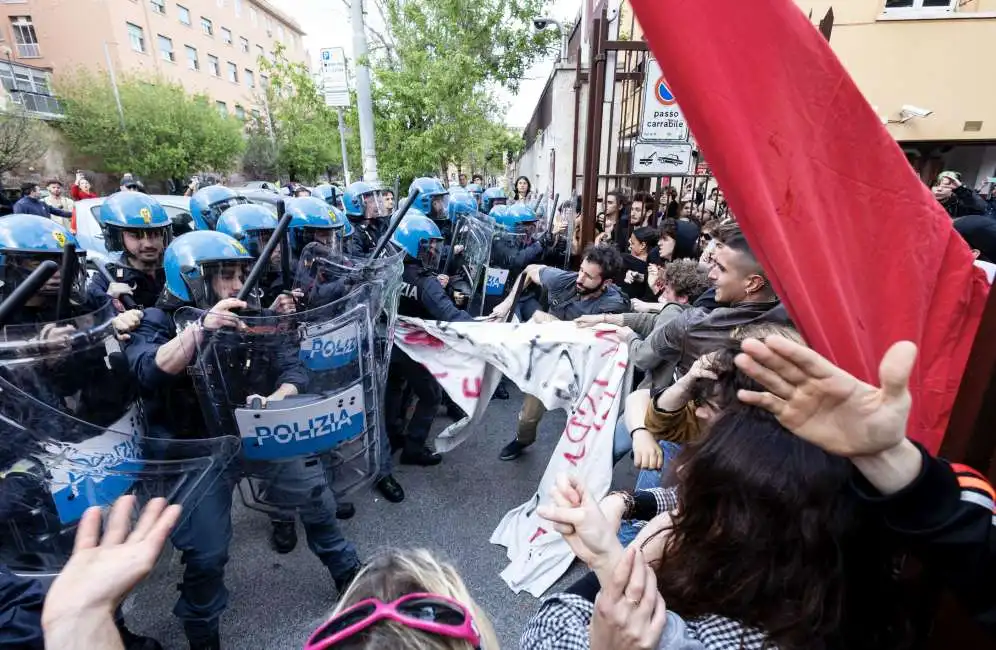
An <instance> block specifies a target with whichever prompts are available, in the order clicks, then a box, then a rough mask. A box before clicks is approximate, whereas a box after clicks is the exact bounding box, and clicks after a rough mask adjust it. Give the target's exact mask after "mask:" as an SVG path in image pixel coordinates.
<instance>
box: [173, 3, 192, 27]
mask: <svg viewBox="0 0 996 650" xmlns="http://www.w3.org/2000/svg"><path fill="white" fill-rule="evenodd" d="M176 13H177V16H179V18H180V22H181V23H183V24H184V25H186V26H188V27H189V26H190V10H189V9H187V8H186V7H184V6H183V5H176Z"/></svg>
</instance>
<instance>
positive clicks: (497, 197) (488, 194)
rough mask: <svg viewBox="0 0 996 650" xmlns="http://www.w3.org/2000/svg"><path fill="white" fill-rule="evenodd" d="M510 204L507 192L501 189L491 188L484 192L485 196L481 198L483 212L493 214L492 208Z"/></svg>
mask: <svg viewBox="0 0 996 650" xmlns="http://www.w3.org/2000/svg"><path fill="white" fill-rule="evenodd" d="M507 203H508V197H507V196H505V190H503V189H501V188H500V187H489V188H488V189H486V190H484V194H483V196H482V197H481V211H483V212H488V213H490V212H491V208H493V207H495V206H496V205H506V204H507Z"/></svg>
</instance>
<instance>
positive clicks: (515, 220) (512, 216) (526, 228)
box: [507, 203, 538, 234]
mask: <svg viewBox="0 0 996 650" xmlns="http://www.w3.org/2000/svg"><path fill="white" fill-rule="evenodd" d="M507 214H508V223H509V225H510V226H511V228H510V229H511V230H513V231H515V232H528V233H530V234H531V233H532V231H534V230H535V229H536V222H537V221H538V218H537V217H536V213H535V212H533V209H532V208H531V207H529V206H528V205H526V204H524V203H516V204H515V205H510V206H507Z"/></svg>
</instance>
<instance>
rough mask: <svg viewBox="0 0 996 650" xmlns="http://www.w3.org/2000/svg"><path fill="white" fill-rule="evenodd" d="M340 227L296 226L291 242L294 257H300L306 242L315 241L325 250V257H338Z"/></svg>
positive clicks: (306, 244) (340, 247)
mask: <svg viewBox="0 0 996 650" xmlns="http://www.w3.org/2000/svg"><path fill="white" fill-rule="evenodd" d="M342 230H343V229H342V228H308V227H305V228H296V229H295V230H294V236H293V237H292V238H291V241H292V242H293V244H294V245H293V247H292V249H293V253H294V257H296V258H298V259H300V258H301V255H302V253H303V252H304V249H305V247H307V246H308V244H312V243H316V244H318V245H319V246H321V247H322V249H323V250H324V251H327V253H326V255H325V256H326V257H330V256H331V257H339V256H340V255H341V254H342Z"/></svg>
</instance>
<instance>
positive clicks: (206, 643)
mask: <svg viewBox="0 0 996 650" xmlns="http://www.w3.org/2000/svg"><path fill="white" fill-rule="evenodd" d="M187 642H188V643H189V644H190V650H221V638H220V637H219V636H218V633H217V632H215V633H214V634H212V635H211V636H210V637H208V638H206V639H198V640H197V641H190V640H188V641H187Z"/></svg>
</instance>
